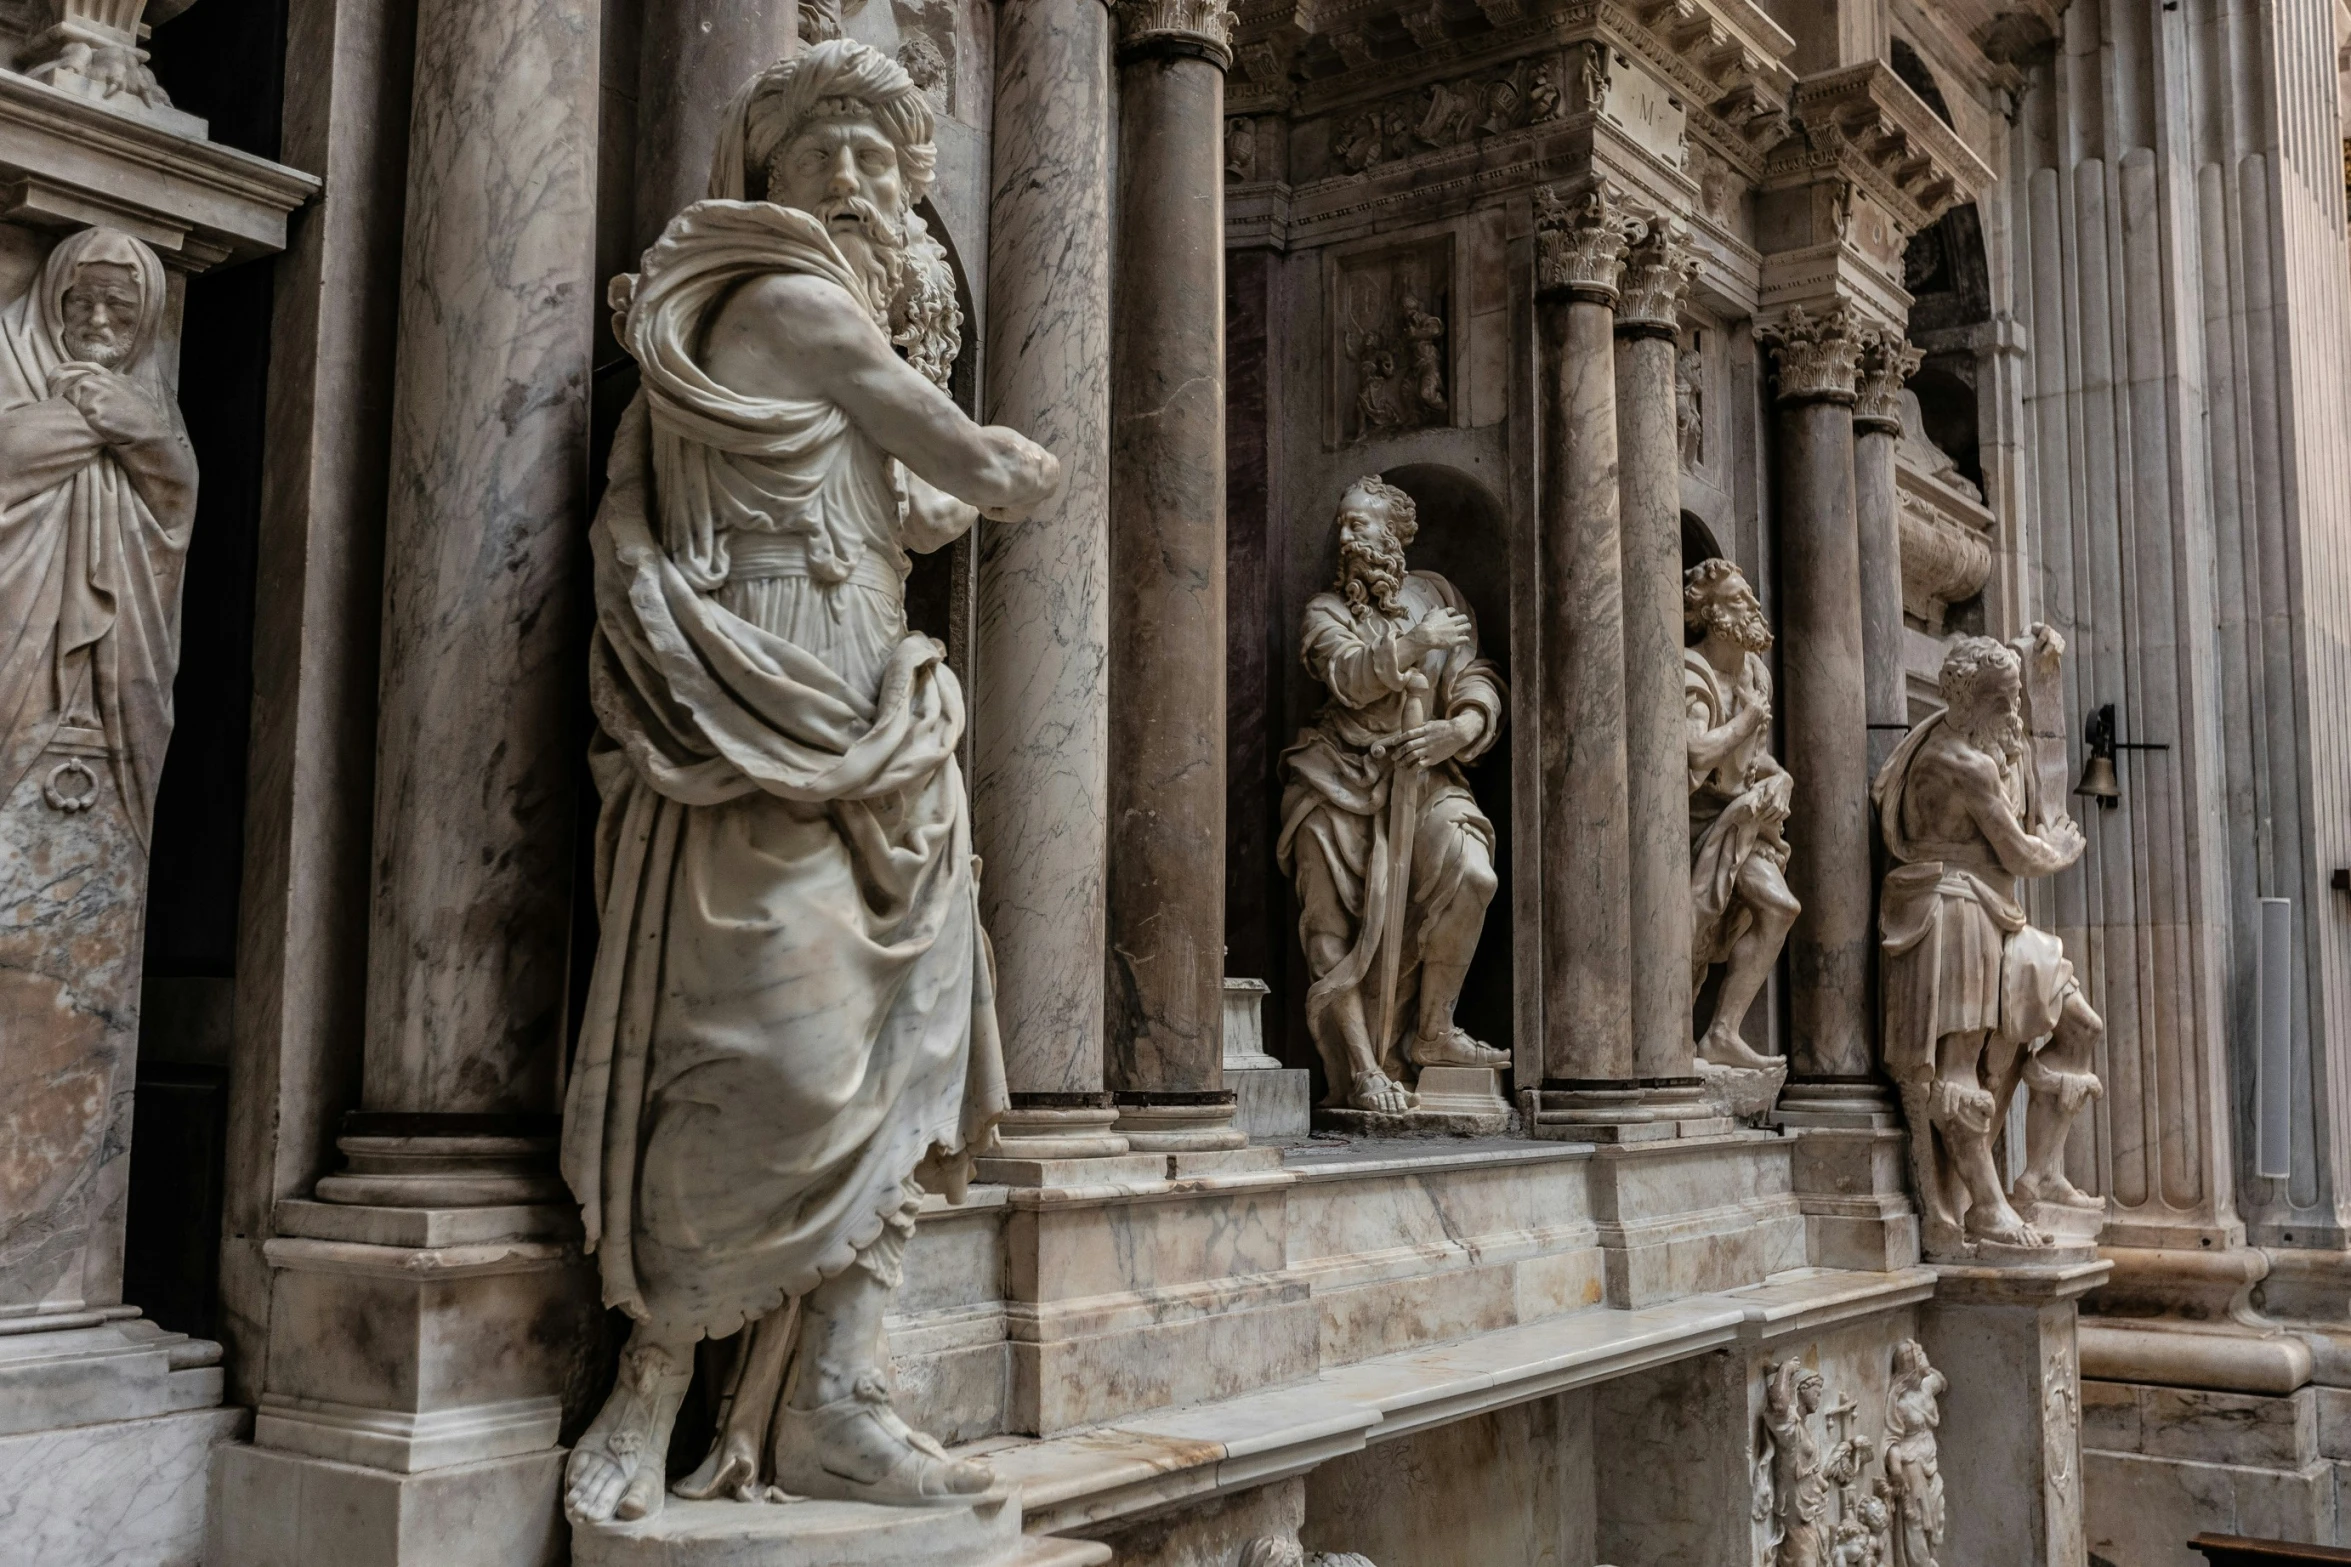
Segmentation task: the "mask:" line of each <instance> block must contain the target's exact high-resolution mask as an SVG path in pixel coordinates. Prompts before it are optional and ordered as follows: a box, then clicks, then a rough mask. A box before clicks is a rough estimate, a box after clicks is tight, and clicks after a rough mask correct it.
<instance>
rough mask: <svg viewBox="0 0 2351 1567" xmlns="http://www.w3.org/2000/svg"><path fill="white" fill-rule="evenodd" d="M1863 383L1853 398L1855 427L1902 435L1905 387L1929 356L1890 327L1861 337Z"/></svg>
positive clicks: (1873, 329)
mask: <svg viewBox="0 0 2351 1567" xmlns="http://www.w3.org/2000/svg"><path fill="white" fill-rule="evenodd" d="M1860 339H1861V359H1860V366H1861V382H1860V386H1859V387H1858V389H1857V390H1856V391H1855V393H1854V397H1853V423H1854V425H1855V427H1856V428H1859V429H1864V430H1883V431H1885V432H1886V433H1887V434H1889V435H1899V434H1901V433H1902V402H1901V398H1902V384H1903V383H1904V382H1905V381H1908V380H1909V379H1910V375H1911V372H1912V371H1914V370H1916V369H1917V368H1918V364H1919V361H1920V360H1921V359H1923V358H1925V357H1926V356H1925V355H1924V354H1922V353H1921V352H1920V351H1919V350H1918V349H1916V348H1913V347H1911V346H1910V343H1909V341H1908V339H1906V338H1904V337H1903V335H1902V334H1901V333H1900V332H1898V331H1896V330H1895V329H1894V328H1892V327H1890V326H1879V327H1867V328H1864V329H1863V330H1862V332H1861V333H1860Z"/></svg>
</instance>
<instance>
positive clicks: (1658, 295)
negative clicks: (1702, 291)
mask: <svg viewBox="0 0 2351 1567" xmlns="http://www.w3.org/2000/svg"><path fill="white" fill-rule="evenodd" d="M1697 280H1698V255H1697V252H1696V251H1694V250H1692V249H1691V248H1690V231H1689V227H1688V226H1687V225H1686V224H1684V223H1682V222H1680V221H1678V220H1677V219H1674V218H1671V217H1664V216H1659V217H1655V218H1651V219H1650V220H1649V221H1647V222H1646V223H1643V224H1642V225H1641V226H1640V231H1639V233H1638V235H1637V236H1636V237H1635V238H1634V240H1633V242H1632V244H1631V245H1630V246H1629V247H1628V249H1627V250H1626V253H1625V258H1624V281H1623V284H1622V286H1621V290H1620V298H1619V300H1618V303H1617V307H1616V329H1617V330H1618V331H1619V332H1652V333H1655V334H1657V335H1658V336H1660V337H1678V336H1679V335H1680V333H1681V324H1682V321H1681V317H1682V301H1683V300H1684V299H1686V298H1688V297H1689V293H1690V285H1691V284H1693V283H1695V282H1696V281H1697Z"/></svg>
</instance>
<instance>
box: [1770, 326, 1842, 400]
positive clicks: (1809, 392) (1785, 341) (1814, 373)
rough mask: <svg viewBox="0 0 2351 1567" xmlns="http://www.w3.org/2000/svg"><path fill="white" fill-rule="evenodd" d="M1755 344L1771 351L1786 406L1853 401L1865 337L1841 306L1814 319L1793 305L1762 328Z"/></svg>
mask: <svg viewBox="0 0 2351 1567" xmlns="http://www.w3.org/2000/svg"><path fill="white" fill-rule="evenodd" d="M1755 338H1756V341H1758V342H1760V343H1762V344H1763V345H1764V346H1765V347H1766V348H1769V349H1770V350H1771V351H1772V358H1773V359H1774V361H1775V362H1776V363H1777V365H1778V368H1779V377H1780V389H1779V397H1780V401H1781V402H1783V403H1814V402H1820V403H1850V402H1852V401H1853V378H1854V372H1855V369H1856V368H1857V363H1856V362H1857V360H1858V359H1859V357H1860V353H1861V339H1860V334H1859V333H1858V332H1857V331H1856V330H1855V327H1854V324H1853V318H1852V316H1851V315H1850V314H1849V313H1847V311H1846V309H1845V307H1844V306H1842V305H1838V306H1836V307H1835V308H1833V309H1831V310H1829V311H1828V312H1826V313H1825V314H1822V315H1817V316H1816V315H1814V314H1812V313H1811V312H1810V311H1808V310H1806V309H1805V308H1804V307H1803V306H1802V305H1794V306H1791V307H1790V308H1789V310H1788V313H1787V314H1786V315H1784V316H1782V317H1780V318H1779V320H1777V321H1773V322H1766V323H1761V324H1758V325H1757V326H1756V328H1755Z"/></svg>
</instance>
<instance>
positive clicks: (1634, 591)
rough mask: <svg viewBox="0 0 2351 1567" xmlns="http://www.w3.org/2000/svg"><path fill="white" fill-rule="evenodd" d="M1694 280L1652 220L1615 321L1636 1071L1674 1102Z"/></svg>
mask: <svg viewBox="0 0 2351 1567" xmlns="http://www.w3.org/2000/svg"><path fill="white" fill-rule="evenodd" d="M1697 270H1698V263H1697V260H1696V258H1695V257H1694V256H1693V255H1692V254H1691V253H1690V249H1689V245H1688V241H1687V237H1686V235H1685V234H1684V233H1682V232H1681V226H1680V225H1679V224H1678V223H1676V222H1674V221H1673V220H1672V219H1669V218H1662V217H1661V218H1657V219H1653V220H1652V221H1651V222H1650V224H1649V226H1648V230H1647V232H1646V233H1645V234H1644V235H1643V236H1642V238H1641V240H1640V241H1639V242H1638V243H1637V244H1635V245H1634V246H1633V247H1632V249H1631V251H1630V252H1629V253H1628V255H1627V256H1626V259H1625V269H1624V293H1623V299H1622V301H1621V303H1620V304H1619V305H1618V307H1617V312H1616V399H1617V402H1616V428H1617V444H1618V452H1617V462H1618V496H1619V506H1620V510H1621V513H1622V527H1623V535H1622V550H1623V559H1624V665H1625V674H1624V713H1625V799H1626V812H1625V815H1626V822H1627V826H1628V834H1627V838H1628V853H1627V857H1626V859H1627V865H1628V868H1629V876H1628V883H1629V888H1630V905H1631V911H1630V935H1631V950H1632V951H1634V952H1637V953H1639V954H1640V955H1641V956H1640V961H1639V962H1637V963H1635V964H1633V965H1632V974H1631V980H1632V983H1631V999H1632V1034H1633V1065H1634V1069H1635V1070H1636V1072H1637V1073H1638V1074H1639V1076H1640V1078H1641V1081H1642V1082H1643V1084H1645V1085H1648V1086H1650V1087H1651V1088H1653V1089H1662V1090H1663V1091H1664V1092H1667V1093H1672V1092H1674V1090H1676V1089H1679V1088H1684V1087H1686V1086H1687V1084H1688V1083H1689V1082H1690V1081H1692V1080H1693V1079H1692V1077H1691V1073H1692V1070H1693V1069H1692V1065H1691V1061H1692V1044H1691V1034H1690V1008H1691V997H1690V944H1691V941H1692V932H1691V923H1690V920H1691V916H1690V781H1689V736H1688V719H1687V718H1686V717H1685V716H1684V714H1685V699H1684V697H1683V694H1682V643H1683V634H1682V628H1683V620H1682V464H1681V442H1680V437H1679V433H1678V422H1677V420H1676V417H1675V415H1676V408H1677V402H1676V396H1675V380H1674V373H1675V367H1676V366H1675V360H1676V346H1677V340H1678V338H1679V336H1680V331H1681V303H1682V299H1683V297H1684V296H1685V295H1686V294H1687V293H1688V291H1689V287H1690V284H1691V282H1692V280H1693V279H1694V278H1695V276H1696V274H1697Z"/></svg>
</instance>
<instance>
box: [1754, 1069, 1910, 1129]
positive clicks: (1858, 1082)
mask: <svg viewBox="0 0 2351 1567" xmlns="http://www.w3.org/2000/svg"><path fill="white" fill-rule="evenodd" d="M1772 1119H1773V1120H1774V1121H1775V1122H1776V1123H1778V1124H1779V1125H1781V1126H1785V1127H1791V1128H1803V1127H1813V1126H1826V1127H1840V1128H1847V1129H1853V1128H1864V1129H1888V1130H1894V1129H1899V1128H1900V1127H1901V1125H1902V1114H1901V1111H1900V1109H1899V1107H1898V1106H1897V1105H1896V1104H1895V1101H1894V1090H1893V1089H1892V1087H1890V1086H1889V1085H1887V1084H1886V1083H1883V1082H1880V1081H1879V1080H1878V1079H1876V1078H1874V1077H1870V1078H1847V1077H1794V1076H1791V1077H1790V1078H1789V1079H1788V1086H1787V1087H1786V1089H1784V1090H1783V1091H1782V1092H1781V1094H1780V1105H1779V1109H1778V1110H1777V1111H1776V1112H1774V1114H1773V1116H1772Z"/></svg>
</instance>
